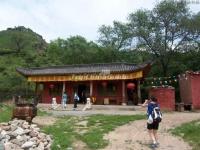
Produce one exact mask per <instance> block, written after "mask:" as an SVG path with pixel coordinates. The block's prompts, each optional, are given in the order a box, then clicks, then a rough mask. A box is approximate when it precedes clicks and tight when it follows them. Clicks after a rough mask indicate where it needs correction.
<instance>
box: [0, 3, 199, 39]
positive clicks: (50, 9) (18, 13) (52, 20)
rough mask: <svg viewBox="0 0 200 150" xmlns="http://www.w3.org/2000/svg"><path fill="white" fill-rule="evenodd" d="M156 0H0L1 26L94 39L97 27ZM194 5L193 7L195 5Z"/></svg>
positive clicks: (51, 35)
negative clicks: (22, 27) (19, 26)
mask: <svg viewBox="0 0 200 150" xmlns="http://www.w3.org/2000/svg"><path fill="white" fill-rule="evenodd" d="M155 2H156V0H28V1H27V0H4V1H0V30H5V29H6V28H8V27H14V26H18V25H22V26H25V27H29V28H31V29H32V30H33V31H35V32H37V33H38V34H41V35H42V36H43V37H44V38H45V39H46V40H47V41H49V40H53V39H56V38H58V37H61V38H68V37H69V36H70V35H82V36H84V37H85V38H86V39H88V40H96V39H97V36H98V33H97V31H98V28H99V27H100V26H101V25H103V24H105V25H112V22H113V21H114V20H118V21H123V22H124V21H126V18H127V16H128V14H130V13H131V12H134V11H135V10H136V9H140V8H148V9H152V8H153V6H154V4H155ZM194 9H196V8H194Z"/></svg>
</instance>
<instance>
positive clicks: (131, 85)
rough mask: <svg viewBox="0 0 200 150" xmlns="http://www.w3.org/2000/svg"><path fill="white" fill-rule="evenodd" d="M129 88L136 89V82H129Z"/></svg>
mask: <svg viewBox="0 0 200 150" xmlns="http://www.w3.org/2000/svg"><path fill="white" fill-rule="evenodd" d="M126 87H127V88H128V89H132V90H133V89H135V84H134V83H128V84H127V86H126Z"/></svg>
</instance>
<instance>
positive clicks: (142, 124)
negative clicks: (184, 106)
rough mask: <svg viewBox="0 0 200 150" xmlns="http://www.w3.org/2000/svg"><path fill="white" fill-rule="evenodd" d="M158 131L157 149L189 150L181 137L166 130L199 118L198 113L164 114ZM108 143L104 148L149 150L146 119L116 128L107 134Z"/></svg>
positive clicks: (113, 149) (199, 114)
mask: <svg viewBox="0 0 200 150" xmlns="http://www.w3.org/2000/svg"><path fill="white" fill-rule="evenodd" d="M163 117H164V118H163V121H162V123H161V124H160V129H159V132H158V137H159V143H160V146H159V147H158V148H157V149H158V150H190V149H191V147H190V146H189V145H188V143H185V142H184V141H183V140H182V139H181V138H179V137H175V136H172V135H171V134H170V133H169V132H168V130H169V129H172V128H174V127H176V126H178V125H180V124H182V123H185V122H190V121H192V120H196V119H200V113H178V112H175V113H169V114H164V116H163ZM104 138H105V139H109V142H110V144H109V145H108V146H107V147H106V148H105V149H104V150H149V149H150V148H149V144H150V139H149V136H148V132H147V129H146V120H140V121H135V122H132V123H129V124H126V125H124V126H121V127H118V128H116V129H115V130H114V131H113V132H110V133H109V134H107V135H106V136H105V137H104Z"/></svg>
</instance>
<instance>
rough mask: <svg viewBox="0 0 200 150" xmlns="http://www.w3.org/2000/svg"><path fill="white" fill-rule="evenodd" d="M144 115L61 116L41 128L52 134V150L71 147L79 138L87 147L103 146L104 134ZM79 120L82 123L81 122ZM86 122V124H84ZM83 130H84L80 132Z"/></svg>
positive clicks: (142, 117) (104, 144)
mask: <svg viewBox="0 0 200 150" xmlns="http://www.w3.org/2000/svg"><path fill="white" fill-rule="evenodd" d="M144 118H145V115H133V116H130V115H129V116H124V115H123V116H121V115H92V116H88V117H69V116H68V117H63V118H61V119H59V120H58V121H57V122H56V123H55V124H54V125H52V126H48V127H44V128H43V130H44V131H45V132H46V133H48V134H51V135H53V139H54V143H53V145H52V147H51V149H52V150H57V149H66V148H67V147H72V144H73V142H76V141H77V140H81V141H83V142H84V143H86V144H87V147H88V149H99V148H103V147H105V146H106V145H107V144H108V141H106V140H104V139H103V136H104V134H106V133H108V132H110V131H112V130H114V129H115V128H116V127H118V126H121V125H124V124H126V123H129V122H130V121H134V120H139V119H144ZM81 122H82V123H83V124H81ZM85 122H86V124H85ZM82 131H84V132H82Z"/></svg>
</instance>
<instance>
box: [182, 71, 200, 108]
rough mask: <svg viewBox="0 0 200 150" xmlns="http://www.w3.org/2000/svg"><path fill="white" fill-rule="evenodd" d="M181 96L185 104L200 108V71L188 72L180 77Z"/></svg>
mask: <svg viewBox="0 0 200 150" xmlns="http://www.w3.org/2000/svg"><path fill="white" fill-rule="evenodd" d="M179 86H180V96H181V100H182V102H183V103H184V104H192V107H193V108H194V109H200V73H199V72H197V73H196V72H186V74H184V75H181V76H180V77H179Z"/></svg>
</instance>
